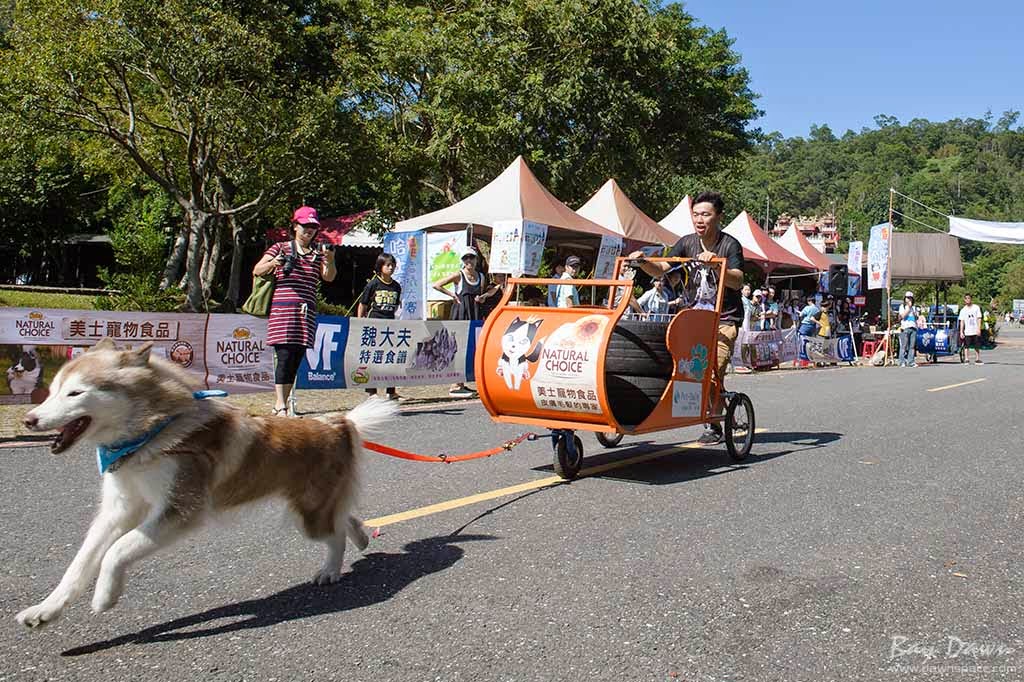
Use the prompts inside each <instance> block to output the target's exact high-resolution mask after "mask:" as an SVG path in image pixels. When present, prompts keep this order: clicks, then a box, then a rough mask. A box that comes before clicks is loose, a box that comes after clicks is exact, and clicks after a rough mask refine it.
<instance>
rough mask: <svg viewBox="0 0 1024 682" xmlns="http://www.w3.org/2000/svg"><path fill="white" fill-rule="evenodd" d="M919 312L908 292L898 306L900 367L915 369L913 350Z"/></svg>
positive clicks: (911, 294) (911, 295) (910, 292)
mask: <svg viewBox="0 0 1024 682" xmlns="http://www.w3.org/2000/svg"><path fill="white" fill-rule="evenodd" d="M920 316H921V311H920V310H919V309H918V307H917V306H916V305H914V292H913V291H908V292H907V293H906V294H905V295H904V296H903V304H902V305H900V357H899V366H900V367H917V362H915V360H914V350H915V348H916V347H917V318H918V317H920Z"/></svg>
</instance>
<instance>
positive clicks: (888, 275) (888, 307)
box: [885, 187, 896, 365]
mask: <svg viewBox="0 0 1024 682" xmlns="http://www.w3.org/2000/svg"><path fill="white" fill-rule="evenodd" d="M895 192H896V190H895V189H893V188H892V187H890V188H889V249H888V253H887V254H886V257H887V259H888V260H887V262H886V267H885V334H886V339H885V364H886V365H890V364H892V304H891V303H890V302H889V301H890V299H891V298H892V286H891V285H892V241H893V240H892V229H893V226H892V202H893V196H894V194H895Z"/></svg>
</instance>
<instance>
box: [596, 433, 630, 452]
mask: <svg viewBox="0 0 1024 682" xmlns="http://www.w3.org/2000/svg"><path fill="white" fill-rule="evenodd" d="M595 435H596V436H597V442H598V443H600V444H601V445H603V446H604V447H606V448H614V447H615V446H616V445H618V444H619V443H621V442H622V436H623V434H621V433H615V432H614V431H609V432H607V433H602V432H600V431H598V432H597V433H596V434H595Z"/></svg>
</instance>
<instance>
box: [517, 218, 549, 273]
mask: <svg viewBox="0 0 1024 682" xmlns="http://www.w3.org/2000/svg"><path fill="white" fill-rule="evenodd" d="M547 240H548V226H547V225H544V224H543V223H535V222H533V221H532V220H524V221H523V274H524V275H536V274H537V272H538V271H540V263H541V259H542V257H543V256H544V244H545V243H546V242H547Z"/></svg>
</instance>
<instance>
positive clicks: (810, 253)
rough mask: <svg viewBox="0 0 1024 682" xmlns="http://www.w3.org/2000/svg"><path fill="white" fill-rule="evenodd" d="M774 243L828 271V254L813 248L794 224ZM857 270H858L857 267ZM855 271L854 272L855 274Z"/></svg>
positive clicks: (829, 261) (816, 267)
mask: <svg viewBox="0 0 1024 682" xmlns="http://www.w3.org/2000/svg"><path fill="white" fill-rule="evenodd" d="M776 243H777V244H778V245H779V246H781V247H782V248H784V249H785V250H786V251H789V252H790V253H791V254H793V255H794V256H796V257H797V258H799V259H800V260H803V261H806V262H807V264H808V265H809V266H811V267H812V268H814V269H815V270H818V271H821V272H828V268H829V266H830V265H832V261H831V260H829V258H828V256H826V255H825V254H823V253H822V252H821V251H818V250H817V249H816V248H814V247H813V246H812V245H811V243H810V242H809V241H807V237H805V236H804V235H803V233H802V232H800V230H798V229H796V225H790V226H789V229H788V230H786V232H785V233H784V234H783V235H782V236H781V237H779V240H778V241H777V242H776ZM857 272H860V270H859V268H858V270H857ZM857 272H855V273H854V274H857Z"/></svg>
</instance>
